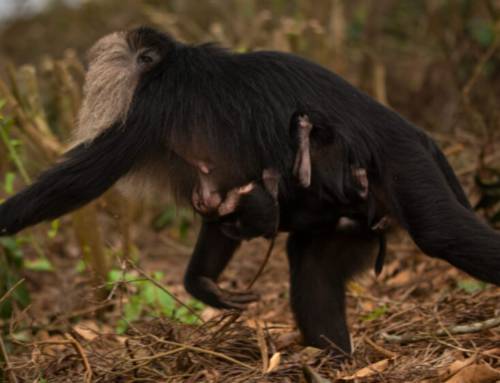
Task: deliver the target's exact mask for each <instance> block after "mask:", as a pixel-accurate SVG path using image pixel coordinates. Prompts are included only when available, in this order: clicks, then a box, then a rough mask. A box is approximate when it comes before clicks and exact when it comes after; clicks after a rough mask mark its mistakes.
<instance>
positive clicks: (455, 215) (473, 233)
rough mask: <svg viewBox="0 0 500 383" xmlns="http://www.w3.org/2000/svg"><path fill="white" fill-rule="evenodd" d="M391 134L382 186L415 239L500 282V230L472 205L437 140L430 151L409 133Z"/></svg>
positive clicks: (458, 264) (435, 253) (432, 253)
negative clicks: (483, 217)
mask: <svg viewBox="0 0 500 383" xmlns="http://www.w3.org/2000/svg"><path fill="white" fill-rule="evenodd" d="M392 139H393V140H394V141H393V142H392V143H391V148H392V150H389V151H387V152H386V160H387V166H386V169H385V170H386V171H385V174H384V187H385V189H386V193H387V195H388V196H389V198H390V199H391V205H392V208H393V210H394V213H395V214H396V216H397V218H398V219H399V220H400V222H401V224H402V225H403V226H404V227H405V228H406V229H407V230H408V232H409V233H410V235H411V236H412V238H413V240H414V241H415V243H416V244H417V245H418V246H419V247H420V248H421V249H422V250H423V251H424V252H425V253H427V254H428V255H430V256H434V257H438V258H442V259H445V260H446V261H448V262H449V263H451V264H452V265H454V266H456V267H458V268H460V269H461V270H464V271H466V272H467V273H469V274H471V275H472V276H474V277H476V278H479V279H482V280H484V281H487V282H491V283H494V284H497V285H500V234H499V233H497V232H495V231H494V230H493V229H491V228H490V227H489V226H487V225H486V224H484V223H483V222H481V221H480V220H479V219H478V217H476V216H475V214H474V213H473V211H471V209H470V204H469V203H468V201H467V198H466V197H465V194H464V192H463V190H462V189H461V187H460V184H459V183H458V180H457V179H456V177H455V175H454V174H453V171H452V170H451V167H450V165H449V164H448V163H447V162H446V159H445V157H444V155H443V154H442V153H441V152H440V151H439V149H438V148H437V146H436V147H435V148H434V149H435V150H436V151H437V152H435V153H434V154H432V153H429V151H428V150H426V148H424V146H421V145H418V144H416V143H415V142H414V141H412V140H409V139H408V138H407V137H401V136H399V139H398V137H397V136H396V137H393V138H392ZM430 154H431V155H430Z"/></svg>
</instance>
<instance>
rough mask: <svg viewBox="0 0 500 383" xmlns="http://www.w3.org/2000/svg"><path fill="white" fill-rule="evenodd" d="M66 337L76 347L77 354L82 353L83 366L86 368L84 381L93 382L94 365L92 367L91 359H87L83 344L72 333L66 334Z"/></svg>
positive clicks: (86, 382)
mask: <svg viewBox="0 0 500 383" xmlns="http://www.w3.org/2000/svg"><path fill="white" fill-rule="evenodd" d="M64 337H65V338H66V339H67V340H68V341H69V343H70V344H71V345H72V346H73V348H74V349H75V351H76V352H77V354H78V355H80V358H82V362H83V367H84V368H85V375H84V376H83V381H84V382H85V383H92V375H93V373H92V367H90V363H89V360H88V359H87V356H86V355H85V351H84V350H83V347H82V345H81V344H80V343H79V342H78V341H77V340H76V339H75V338H73V337H72V336H71V335H70V334H64Z"/></svg>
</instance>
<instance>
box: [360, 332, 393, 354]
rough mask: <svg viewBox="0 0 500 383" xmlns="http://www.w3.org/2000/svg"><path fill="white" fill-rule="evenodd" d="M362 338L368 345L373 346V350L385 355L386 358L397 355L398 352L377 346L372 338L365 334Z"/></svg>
mask: <svg viewBox="0 0 500 383" xmlns="http://www.w3.org/2000/svg"><path fill="white" fill-rule="evenodd" d="M363 340H364V342H365V343H366V344H367V345H369V346H370V347H371V348H373V349H374V350H375V351H377V352H378V353H379V354H382V355H383V356H385V357H387V358H390V359H392V358H395V357H396V356H398V354H396V353H395V352H392V351H389V350H387V349H386V348H384V347H382V346H379V345H378V344H376V343H375V342H374V341H373V340H371V339H370V338H369V337H367V336H365V337H363Z"/></svg>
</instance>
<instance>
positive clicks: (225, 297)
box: [220, 289, 260, 310]
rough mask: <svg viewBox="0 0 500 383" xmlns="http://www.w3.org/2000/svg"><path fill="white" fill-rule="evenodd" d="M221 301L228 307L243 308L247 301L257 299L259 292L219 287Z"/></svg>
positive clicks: (250, 301)
mask: <svg viewBox="0 0 500 383" xmlns="http://www.w3.org/2000/svg"><path fill="white" fill-rule="evenodd" d="M220 292H221V293H222V295H221V302H223V303H224V304H225V305H227V306H228V308H233V309H238V310H243V309H245V308H246V306H247V305H248V304H249V303H252V302H255V301H257V300H259V298H260V296H259V294H257V293H255V292H253V291H229V290H223V289H220Z"/></svg>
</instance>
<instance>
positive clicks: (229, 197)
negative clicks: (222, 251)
mask: <svg viewBox="0 0 500 383" xmlns="http://www.w3.org/2000/svg"><path fill="white" fill-rule="evenodd" d="M194 165H195V167H196V168H197V171H198V179H199V182H198V186H197V188H195V190H193V194H192V204H193V207H194V209H195V210H196V211H197V212H198V213H200V214H201V215H202V216H203V217H205V218H206V219H214V220H218V221H219V222H220V223H221V230H222V232H223V233H224V234H225V235H227V236H228V237H230V238H233V239H251V238H256V237H265V238H271V237H273V236H274V235H275V234H276V233H277V231H278V225H279V204H278V187H279V180H280V176H279V174H278V173H277V172H276V171H274V170H272V169H264V171H263V172H262V179H260V180H256V181H252V182H249V183H248V184H245V185H243V186H239V187H236V188H233V189H231V190H229V191H228V192H227V193H226V195H225V196H224V199H223V198H222V194H221V192H220V191H219V190H218V185H217V182H216V181H215V179H214V177H213V176H212V175H211V174H212V169H211V168H210V167H209V166H207V164H206V163H205V162H202V161H198V162H196V163H194Z"/></svg>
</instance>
